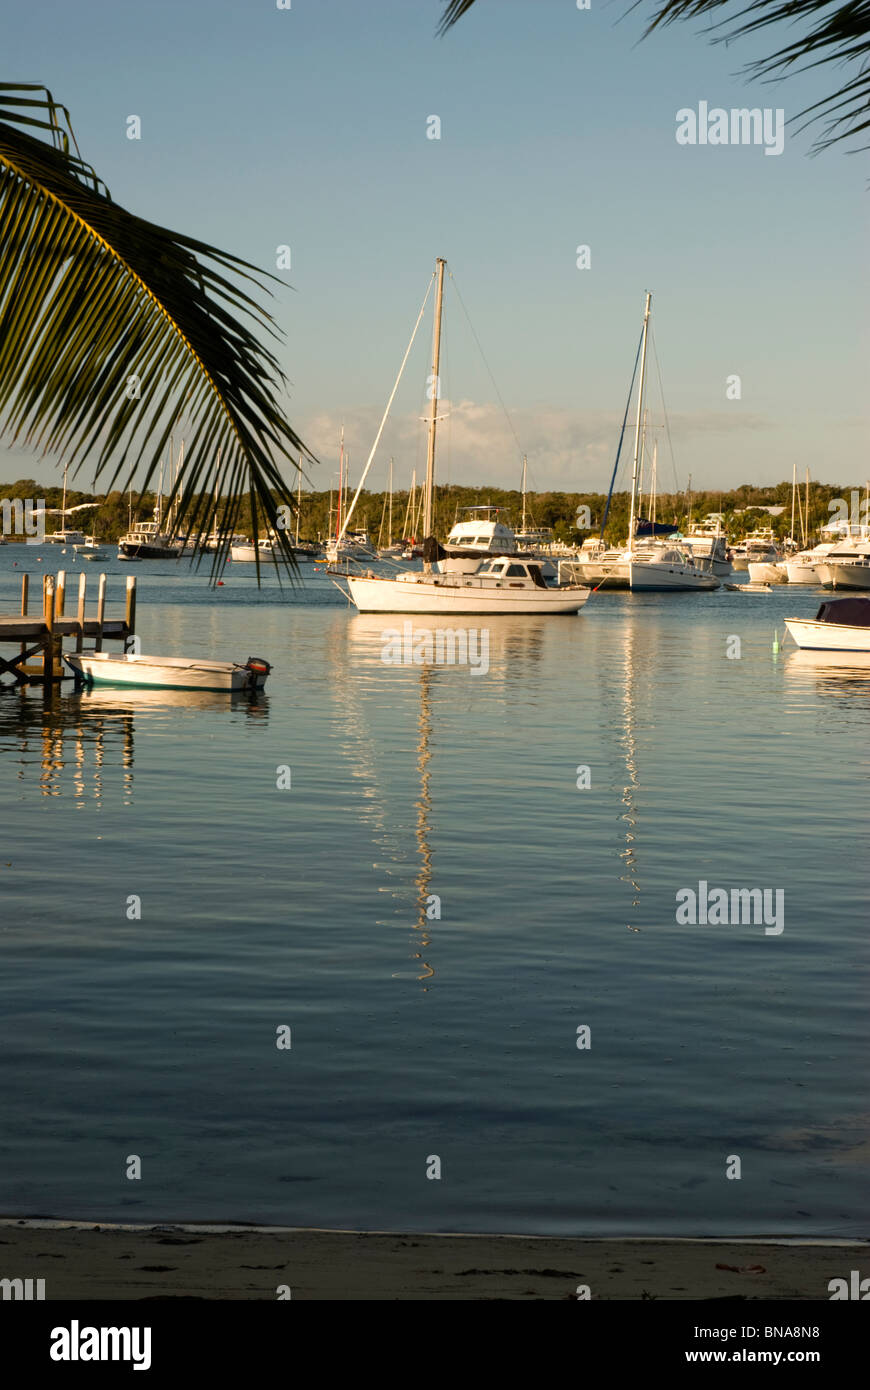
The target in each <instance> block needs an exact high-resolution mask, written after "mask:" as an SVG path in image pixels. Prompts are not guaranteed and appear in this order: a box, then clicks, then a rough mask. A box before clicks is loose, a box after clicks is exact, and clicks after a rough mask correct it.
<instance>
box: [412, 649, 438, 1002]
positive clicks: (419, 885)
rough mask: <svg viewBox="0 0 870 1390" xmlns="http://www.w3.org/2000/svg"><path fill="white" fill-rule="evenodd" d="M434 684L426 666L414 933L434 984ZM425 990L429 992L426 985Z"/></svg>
mask: <svg viewBox="0 0 870 1390" xmlns="http://www.w3.org/2000/svg"><path fill="white" fill-rule="evenodd" d="M431 680H432V673H431V669H430V668H429V667H428V666H423V667H421V669H420V716H419V719H418V721H417V732H418V734H419V738H418V741H417V775H418V777H419V779H420V799H419V800H418V801H417V802H416V805H415V810H416V812H417V822H416V826H415V829H414V834H415V836H416V840H417V853H418V855H419V857H420V867H419V870H418V873H417V877H416V879H415V880H414V886H415V888H416V890H417V921H416V922H415V924H414V927H415V930H416V931H418V932H419V933H420V949H419V951H415V952H414V959H415V960H418V961H419V962H420V967H421V969H422V970H423V974H422V975H418V976H417V979H418V980H420V981H424V980H431V979H432V977H433V975H434V974H435V971H434V969H433V967H432V966H431V965H430V964H429V962H428V961H427V960H424V958H423V952H424V951H425V950H426V949H427V948H428V947H429V946H430V945H431V943H432V938H431V936H430V935H429V930H428V924H429V912H430V910H431V908H430V901H429V898H430V894H429V886H430V884H431V882H432V850H431V848H430V845H429V813H430V811H431V809H432V798H431V795H430V792H429V779H430V776H431V773H430V771H429V760H430V758H431V757H432V754H431V752H430V749H429V740H430V737H431V734H432V696H431V691H430V688H429V686H430V682H431ZM423 988H424V990H425V989H427V988H428V986H427V985H425V984H424V985H423Z"/></svg>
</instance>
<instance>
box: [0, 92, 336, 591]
mask: <svg viewBox="0 0 870 1390" xmlns="http://www.w3.org/2000/svg"><path fill="white" fill-rule="evenodd" d="M266 279H270V280H276V277H274V276H265V274H264V273H262V272H258V271H257V270H256V268H255V267H254V266H252V265H250V264H248V262H246V261H243V260H240V259H239V258H238V257H236V256H233V255H230V254H229V253H227V252H224V251H219V250H217V249H216V248H215V247H212V246H208V245H206V244H204V243H203V242H199V241H195V240H193V239H192V238H190V237H185V236H182V235H179V234H178V233H177V232H171V231H168V230H166V229H165V228H163V227H159V226H156V225H155V224H154V223H151V222H147V221H145V220H144V219H143V218H141V217H137V216H136V215H135V214H133V213H130V212H127V211H126V210H125V209H124V208H122V207H120V206H119V204H117V203H115V202H114V201H113V200H112V197H111V195H110V193H109V191H108V189H107V188H106V187H105V185H104V184H103V183H102V182H101V180H100V179H99V178H98V177H97V175H96V174H95V173H94V171H93V169H91V168H90V166H89V165H87V164H86V163H85V162H84V161H83V160H82V158H81V156H80V154H79V152H78V149H77V147H76V145H75V139H74V136H73V134H72V130H71V127H70V123H69V117H68V114H67V112H66V109H65V108H64V107H62V106H60V105H58V103H57V102H55V101H54V99H53V97H52V96H51V93H50V92H48V91H47V90H46V89H45V88H43V87H39V86H35V85H32V84H0V432H2V433H4V434H5V435H7V437H9V438H10V439H11V440H13V441H21V442H23V443H25V444H27V445H31V446H34V447H36V448H41V449H42V450H43V451H44V452H46V453H47V452H52V453H57V454H62V455H63V456H64V457H65V459H66V460H67V462H68V463H69V464H70V465H71V466H72V469H73V472H75V471H76V470H77V469H78V468H79V467H81V465H82V464H83V463H84V462H85V461H86V460H90V461H91V462H93V465H94V480H95V481H96V480H97V479H98V478H100V477H101V475H104V474H107V475H108V479H107V483H108V487H112V486H113V485H115V484H116V482H117V481H118V479H119V478H123V485H125V486H129V485H130V483H131V480H132V479H133V477H134V476H135V475H136V473H137V471H138V470H139V469H140V467H141V468H142V469H143V473H142V475H141V476H142V482H141V491H143V492H144V490H145V489H146V488H147V487H148V486H149V484H150V482H151V479H152V478H153V476H154V474H155V470H156V469H157V468H158V466H159V464H160V461H161V459H162V458H163V457H164V454H165V449H166V445H167V442H168V440H169V437H170V435H171V433H172V431H173V428H174V429H175V432H176V435H178V433H179V423H180V418H181V416H182V415H183V416H184V436H185V457H186V463H185V467H184V470H183V474H182V477H181V479H180V480H179V485H178V494H177V515H176V521H175V529H176V531H180V530H181V529H182V528H187V529H196V530H197V531H199V530H205V529H206V527H207V525H208V522H209V521H210V519H211V508H212V505H213V502H212V498H213V494H214V490H215V486H216V485H217V484H219V486H220V491H221V492H222V493H223V494H224V495H226V494H229V498H230V501H229V505H228V507H227V509H226V511H225V515H224V516H223V518H222V522H221V526H220V530H221V534H222V547H221V551H219V554H218V558H217V561H216V564H217V566H218V567H219V566H220V563H221V562H222V560H223V559H225V558H226V545H227V543H228V538H229V536H230V535H231V533H232V532H233V531H234V530H235V529H237V522H238V517H239V515H240V510H241V507H242V503H243V499H244V497H245V496H247V498H248V499H249V500H250V506H251V515H252V518H253V523H254V527H255V530H257V529H259V528H260V527H261V526H262V525H263V524H267V525H272V526H276V525H277V524H278V508H279V506H288V507H290V508H291V510H292V508H293V506H294V500H293V494H292V488H288V486H287V484H285V482H284V480H283V478H282V476H281V467H280V464H281V462H282V460H290V461H291V462H293V463H294V466H296V463H295V459H296V457H299V458H300V463H301V456H302V455H305V456H307V458H308V459H311V460H313V457H314V456H313V455H312V454H311V453H310V451H309V450H307V449H306V447H305V445H304V444H303V443H302V441H301V440H300V439H299V437H298V435H297V434H296V433H295V431H294V430H293V429H292V428H291V426H290V425H289V423H288V422H287V421H286V420H285V418H284V415H283V412H282V410H281V408H280V406H279V404H278V402H277V394H278V392H279V391H280V390H281V389H283V388H284V386H285V384H286V383H285V379H284V376H283V374H282V373H281V371H280V368H279V366H278V363H277V361H276V359H275V357H274V356H273V354H272V352H271V351H270V350H269V349H268V348H267V347H266V346H265V345H264V344H263V342H262V341H261V339H260V337H259V336H258V334H262V333H263V332H264V331H265V332H266V333H267V334H268V335H269V336H271V337H272V338H273V339H276V340H277V339H278V337H279V335H278V333H277V331H276V329H275V327H274V323H273V320H272V318H271V316H270V315H269V314H268V313H267V312H266V311H265V309H263V308H262V307H261V305H260V303H259V300H258V297H257V296H258V295H259V294H261V293H263V292H267V286H266V284H265V283H264V281H265V280H266ZM136 381H138V391H139V395H138V397H137V396H136V394H135V393H136V390H137V387H136V384H135V383H136ZM218 458H219V459H220V464H219V465H218V462H217V461H218ZM278 536H279V538H280V540H281V542H282V550H283V554H284V556H285V558H289V557H290V556H291V551H290V545H289V537H288V535H287V533H286V532H285V531H284V530H282V529H279V530H278Z"/></svg>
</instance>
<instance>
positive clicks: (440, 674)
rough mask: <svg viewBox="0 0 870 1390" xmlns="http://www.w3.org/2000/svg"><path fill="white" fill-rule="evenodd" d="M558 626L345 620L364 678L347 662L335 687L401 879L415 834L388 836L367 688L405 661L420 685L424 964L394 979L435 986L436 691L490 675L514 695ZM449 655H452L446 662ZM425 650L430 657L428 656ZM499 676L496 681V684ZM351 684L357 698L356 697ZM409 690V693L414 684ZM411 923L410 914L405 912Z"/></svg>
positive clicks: (465, 688) (418, 925)
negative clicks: (363, 695)
mask: <svg viewBox="0 0 870 1390" xmlns="http://www.w3.org/2000/svg"><path fill="white" fill-rule="evenodd" d="M563 621H564V622H566V623H568V622H573V621H576V619H574V618H565V619H564V620H563ZM557 625H558V621H557V622H556V626H557ZM554 630H555V627H554V620H553V619H552V618H548V619H539V618H533V617H532V618H530V617H514V616H511V615H509V614H505V615H501V614H499V615H494V616H488V615H485V616H470V615H460V614H456V615H454V616H452V617H450V616H446V615H443V614H429V613H426V614H422V613H421V614H419V615H415V616H414V619H413V622H411V621H410V620H409V619H408V617H407V615H405V614H390V613H382V614H357V615H356V616H355V617H353V618H352V619H351V620H350V622H349V623H348V624H347V629H346V631H347V656H348V657H349V658H350V661H349V665H350V666H351V667H352V669H353V670H354V671H355V672H357V673H358V674H359V675H360V676H361V677H362V680H357V681H355V682H351V681H348V680H347V667H345V668H344V676H343V679H341V680H339V681H337V682H336V683H334V690H335V698H336V699H337V700H338V702H339V704H340V705H341V706H342V708H343V710H344V719H343V728H344V730H345V732H346V733H347V734H350V735H352V740H351V741H349V744H348V751H349V753H350V755H351V760H352V763H353V766H354V775H355V776H360V775H362V776H363V778H364V781H365V784H366V785H365V797H366V805H367V807H368V816H369V819H370V820H371V821H373V825H372V828H373V830H374V831H375V838H376V840H377V842H378V843H379V844H380V845H381V846H382V847H383V848H384V849H385V850H386V852H387V855H388V857H389V860H390V861H391V862H389V863H387V864H385V865H382V866H381V867H382V868H383V869H384V870H385V872H386V873H387V874H388V876H389V877H390V879H391V880H392V879H393V878H394V877H395V876H396V874H397V870H398V866H400V865H401V864H403V863H405V864H406V863H407V862H408V858H407V848H406V846H407V835H405V836H403V835H402V833H401V831H398V832H396V833H390V832H389V829H388V827H389V824H390V819H391V808H393V807H394V806H395V804H396V803H395V799H394V797H393V796H392V794H390V795H387V793H386V791H385V790H384V789H383V788H379V787H378V780H377V778H378V774H377V769H378V768H379V767H381V766H382V765H383V760H382V757H379V755H378V752H377V745H376V742H375V740H374V739H373V738H372V735H371V732H370V730H369V728H368V725H367V723H365V722H364V720H363V717H362V702H361V700H360V699H359V691H360V690H361V689H362V690H363V691H364V690H366V689H369V690H372V691H374V690H375V689H376V690H377V691H378V692H381V693H382V692H383V677H384V674H385V673H386V672H387V671H389V670H390V669H391V667H392V668H393V669H395V666H397V665H398V666H401V667H403V668H404V670H405V671H406V672H407V673H408V674H409V675H411V676H412V677H413V679H414V681H415V685H416V695H415V701H416V703H417V706H418V708H417V719H416V741H415V747H414V751H415V782H416V787H417V794H416V800H415V801H414V803H413V806H414V841H415V843H414V855H415V858H416V861H417V866H416V873H415V877H414V889H413V908H412V912H413V921H412V922H411V923H410V925H411V926H412V929H413V932H414V936H413V938H412V942H411V952H412V958H413V960H414V961H415V962H416V966H415V969H414V970H413V972H404V971H397V972H394V978H399V979H400V978H403V977H407V975H408V974H411V976H412V978H414V979H416V980H418V981H419V982H420V983H421V984H422V986H423V989H424V991H425V990H427V989H428V987H429V982H430V981H431V980H432V979H433V978H434V976H435V966H434V965H433V964H432V961H431V959H430V948H431V947H432V946H433V945H434V943H435V940H436V932H435V927H436V926H437V921H438V914H437V898H436V897H435V894H434V893H433V886H434V885H433V875H434V864H433V855H432V846H431V835H432V819H433V811H434V808H433V804H432V793H431V773H432V768H431V763H432V756H433V734H434V735H436V736H437V725H436V726H434V727H433V705H434V699H433V697H436V696H437V697H438V698H439V699H441V700H444V698H445V696H447V697H448V698H450V697H453V696H456V697H457V698H460V697H461V696H464V697H466V698H467V697H468V696H469V695H470V696H471V697H473V695H474V691H475V687H477V686H478V685H479V684H482V683H483V682H484V681H486V682H487V696H488V698H489V699H492V692H493V689H494V688H495V690H496V691H497V692H498V693H497V695H496V705H497V704H498V702H499V701H500V700H501V701H507V699H508V697H509V685H510V683H511V682H512V681H514V680H516V678H517V677H518V676H522V675H526V674H529V672H530V671H532V670H533V669H536V668H538V667H539V666H540V663H541V661H542V658H543V655H544V649H545V643H546V641H547V640H551V641H552V640H553V637H552V634H553V633H554ZM406 632H407V639H406ZM458 632H464V634H465V637H466V647H465V649H464V650H465V654H466V655H467V656H468V657H469V659H468V660H465V661H459V660H454V661H451V660H450V659H449V653H450V652H451V651H452V652H453V655H454V657H456V656H457V655H459V653H460V644H459V643H458V642H457V641H456V639H455V634H457V633H458ZM451 633H452V634H454V638H453V646H452V647H451V638H450V636H449V634H451ZM430 636H431V642H429V637H430ZM397 638H398V645H397ZM391 643H392V648H391V646H390V644H391ZM427 643H428V647H427ZM439 653H440V654H442V659H441V660H438V659H437V657H438V654H439ZM445 654H446V655H447V660H444V659H443V656H444V655H445ZM427 656H429V658H430V659H427ZM432 658H434V659H432ZM475 667H476V669H475ZM374 682H376V683H377V684H376V685H375V684H374ZM493 682H495V683H496V684H495V686H493ZM352 687H353V689H354V691H355V692H356V694H355V695H351V688H352ZM405 689H406V690H407V689H408V687H407V685H406V686H405ZM532 689H533V687H532ZM530 698H533V697H532V696H530ZM351 705H352V708H351V707H350V706H351ZM351 743H352V746H351ZM406 805H407V803H406ZM376 808H377V809H376ZM386 891H389V892H391V893H392V894H393V896H394V897H396V898H398V899H399V901H400V902H404V904H405V912H406V913H407V904H408V898H407V888H405V889H401V890H400V891H399V892H398V893H395V892H394V891H393V889H392V887H390V888H389V889H388V890H386ZM405 920H406V921H407V920H408V917H407V916H406V919H405ZM381 925H386V923H383V924H381Z"/></svg>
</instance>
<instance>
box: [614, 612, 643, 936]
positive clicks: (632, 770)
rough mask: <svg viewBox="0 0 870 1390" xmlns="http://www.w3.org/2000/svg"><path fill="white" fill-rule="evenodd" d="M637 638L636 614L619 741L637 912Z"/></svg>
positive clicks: (628, 866)
mask: <svg viewBox="0 0 870 1390" xmlns="http://www.w3.org/2000/svg"><path fill="white" fill-rule="evenodd" d="M636 641H637V632H636V620H635V619H634V617H631V618H629V619H628V621H627V623H626V629H625V646H624V648H623V651H624V655H625V662H624V664H623V669H622V719H623V723H622V731H621V733H620V735H619V740H618V742H619V744H620V747H621V748H622V755H623V758H624V760H625V773H626V778H627V781H626V783H625V784H624V786H623V789H622V804H623V806H624V807H625V809H624V811H623V812H622V816H621V819H622V821H623V822H624V824H625V849H623V850H620V856H619V857H620V858H621V860H622V862H623V872H622V873H621V874H620V880H621V882H623V883H628V884H630V886H631V889H632V892H633V894H634V896H633V897H632V900H631V915H632V916H633V917H634V916H636V915H637V911H638V908H639V907H640V883H639V882H638V877H637V851H636V848H635V841H636V838H637V822H638V813H637V793H638V789H639V787H640V775H639V772H638V763H637V732H636V728H635V725H636V718H637V674H636V671H635V644H636ZM625 925H626V927H627V928H628V930H629V931H633V932H639V931H640V930H641V928H640V927H639V926H636V925H635V923H634V922H626V924H625Z"/></svg>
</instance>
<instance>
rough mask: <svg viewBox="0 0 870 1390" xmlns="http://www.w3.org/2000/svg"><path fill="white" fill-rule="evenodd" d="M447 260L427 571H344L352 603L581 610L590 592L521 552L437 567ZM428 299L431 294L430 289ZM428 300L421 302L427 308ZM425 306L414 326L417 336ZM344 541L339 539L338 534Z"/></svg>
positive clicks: (383, 607)
mask: <svg viewBox="0 0 870 1390" xmlns="http://www.w3.org/2000/svg"><path fill="white" fill-rule="evenodd" d="M446 264H447V263H446V261H445V260H444V259H443V257H439V258H438V260H437V261H436V265H435V281H436V286H437V288H436V294H435V327H434V331H433V339H432V373H431V377H430V381H431V383H432V389H431V410H430V413H429V435H428V447H427V454H426V483H425V487H424V493H423V528H422V529H423V535H424V537H425V540H424V553H423V571H422V573H421V572H420V571H418V570H406V571H404V572H403V573H401V574H399V575H397V576H396V577H395V578H389V577H387V576H382V575H376V574H374V573H373V572H372V571H369V572H368V573H367V574H365V575H359V576H358V575H352V574H347V575H343V576H342V578H343V579H344V581H345V582H346V584H347V588H348V592H349V595H350V598H351V600H352V602H353V603H355V604H356V606H357V608H358V609H359V610H360V612H361V613H449V614H451V615H452V614H457V615H458V614H476V613H517V614H524V615H525V614H540V613H577V612H579V610H580V609H581V608H582V607H583V604H584V603H585V602H586V600H587V599H588V598H589V594H590V590H589V589H588V588H584V587H582V586H581V585H579V584H562V585H549V584H547V582H546V580H545V579H544V576H543V574H542V572H541V562H540V561H538V560H532V559H527V558H525V557H522V558H521V557H519V556H505V557H493V558H491V559H489V560H487V561H485V562H484V563H483V564H481V565H480V567H479V568H478V569H476V570H475V572H474V573H473V574H464V573H461V572H460V573H456V572H453V573H447V574H439V573H437V572H436V571H435V570H434V568H433V561H434V560H436V559H437V553H438V550H439V548H440V547H439V545H438V542H437V540H436V539H435V537H434V536H433V535H432V514H433V501H434V495H435V439H436V431H437V422H438V394H439V393H438V390H437V382H438V381H439V380H440V377H439V372H440V366H441V313H442V306H443V301H444V270H445V267H446ZM427 299H428V293H427ZM425 304H426V301H425V300H424V302H423V308H425ZM422 315H423V309H421V310H420V315H419V317H418V319H417V325H416V326H415V329H414V334H416V331H417V327H418V326H419V323H420V319H421V318H422ZM413 341H414V338H413V336H412V338H411V343H409V344H408V350H407V352H406V353H405V358H404V361H403V362H402V368H401V369H400V372H399V378H398V379H397V381H396V385H395V386H394V387H393V393H392V396H391V397H390V402H389V403H388V405H387V411H389V407H390V404H391V403H392V400H393V397H394V396H395V394H396V390H397V388H398V384H399V380H400V379H401V374H402V370H404V366H405V362H407V360H408V355H409V353H410V350H411V345H412V344H413ZM385 421H386V412H385V414H384V419H383V420H382V422H381V428H380V430H379V431H378V436H377V438H376V440H375V444H374V446H373V448H372V453H371V455H370V456H369V461H368V463H367V464H366V468H365V470H364V471H363V476H362V479H361V480H360V484H359V487H358V488H357V492H356V495H355V496H354V499H353V502H352V504H351V506H350V508H349V509H348V512H347V515H346V517H345V523H344V525H345V528H346V526H347V523H348V522H349V520H350V517H351V515H352V514H353V510H354V507H355V506H356V502H357V499H358V497H359V495H360V492H361V490H362V487H363V483H364V482H365V478H366V474H367V472H368V469H369V467H370V465H371V461H372V458H373V457H374V450H375V448H376V447H377V442H378V439H379V438H380V435H381V432H382V430H383V426H384V423H385ZM339 539H340V537H339Z"/></svg>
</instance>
